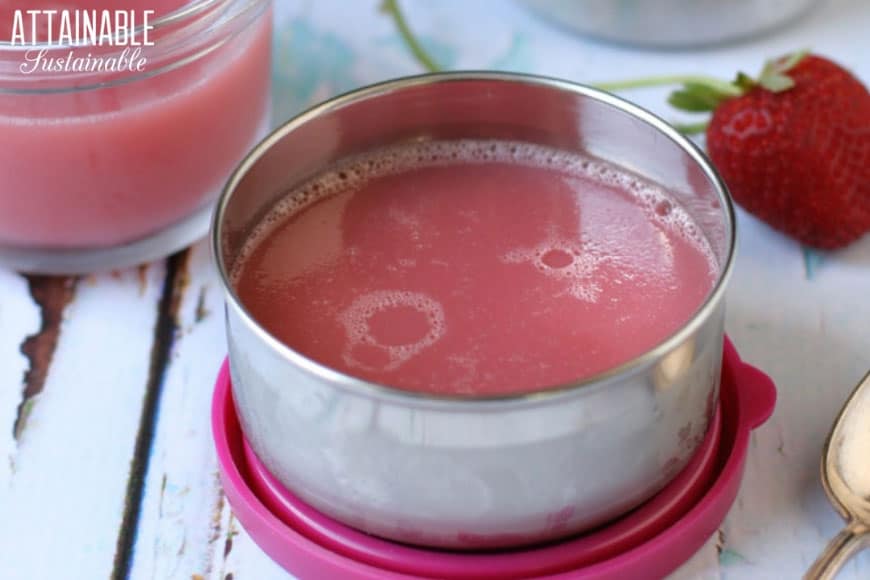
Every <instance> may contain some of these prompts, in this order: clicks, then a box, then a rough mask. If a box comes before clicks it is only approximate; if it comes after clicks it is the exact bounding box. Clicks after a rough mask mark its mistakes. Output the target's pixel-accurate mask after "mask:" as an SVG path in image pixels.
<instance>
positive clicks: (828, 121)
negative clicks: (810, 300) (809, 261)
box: [671, 55, 870, 249]
mask: <svg viewBox="0 0 870 580" xmlns="http://www.w3.org/2000/svg"><path fill="white" fill-rule="evenodd" d="M724 89H726V90H723V87H722V86H721V85H715V86H714V85H706V84H703V83H686V84H685V86H684V87H683V89H682V90H680V91H678V92H676V93H674V94H673V95H672V97H671V103H672V104H674V105H675V106H677V107H679V108H683V109H688V110H692V111H699V110H713V118H712V120H711V122H710V124H709V126H708V128H707V148H708V151H709V153H710V158H711V159H712V160H713V163H714V165H715V166H716V167H717V168H718V170H719V172H720V173H721V175H722V177H723V178H724V180H725V183H726V184H727V185H728V188H729V189H730V190H731V194H732V195H733V196H734V199H735V200H737V202H738V203H739V204H740V205H742V206H743V207H744V208H746V209H747V210H748V211H749V212H751V213H753V214H755V215H756V216H758V217H759V218H761V219H762V220H764V221H765V222H767V223H768V224H770V225H771V226H773V227H774V228H776V229H779V230H781V231H783V232H785V233H787V234H789V235H791V236H793V237H794V238H796V239H798V240H800V241H801V242H803V243H804V244H806V245H809V246H813V247H817V248H824V249H833V248H838V247H842V246H845V245H847V244H849V243H851V242H853V241H855V240H857V239H858V238H860V237H861V236H863V235H864V234H865V233H867V232H868V231H870V93H868V91H867V89H866V88H865V87H864V86H863V85H862V84H861V82H860V81H859V80H858V79H856V78H855V77H854V76H852V75H851V74H850V73H849V72H848V71H846V70H845V69H843V68H841V67H840V66H839V65H837V64H835V63H833V62H831V61H830V60H827V59H825V58H822V57H820V56H815V55H807V56H803V55H793V56H791V57H787V58H784V59H780V60H778V61H774V62H772V63H768V65H767V66H766V67H765V69H764V71H763V72H762V74H761V76H760V77H759V79H758V80H757V81H756V80H752V79H750V78H749V77H747V76H745V75H742V74H741V75H739V76H738V78H737V81H735V83H734V84H733V85H731V88H728V87H727V86H726V87H724ZM732 89H733V90H732Z"/></svg>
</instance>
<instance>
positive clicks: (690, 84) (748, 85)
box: [668, 50, 808, 113]
mask: <svg viewBox="0 0 870 580" xmlns="http://www.w3.org/2000/svg"><path fill="white" fill-rule="evenodd" d="M807 53H808V51H806V50H802V51H798V52H794V53H792V54H789V55H787V56H784V57H782V58H778V59H774V60H770V61H767V63H765V65H764V68H763V69H762V71H761V74H760V75H759V76H758V78H757V79H755V78H752V77H751V76H749V75H747V74H746V73H742V72H741V73H738V74H737V77H736V78H735V79H734V81H732V82H730V83H722V82H721V81H717V82H709V81H706V80H704V78H700V77H698V78H696V79H691V80H686V81H685V82H683V83H682V87H681V88H679V89H677V90H676V91H674V92H673V93H671V95H670V96H669V97H668V103H670V104H671V105H672V106H673V107H675V108H677V109H679V110H681V111H688V112H690V113H708V112H712V111H715V110H716V107H718V106H719V105H720V104H721V103H722V101H724V100H726V99H730V98H733V97H739V96H741V95H743V94H745V93H746V92H748V91H750V90H752V89H754V88H755V87H763V88H764V89H767V90H768V91H771V92H774V93H781V92H783V91H787V90H789V89H790V88H792V87H794V79H792V78H791V77H790V76H789V75H788V72H789V71H790V70H791V69H793V68H794V67H795V66H796V65H797V63H799V62H800V61H801V59H802V58H803V57H804V56H806V55H807Z"/></svg>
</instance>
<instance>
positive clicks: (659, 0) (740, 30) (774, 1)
mask: <svg viewBox="0 0 870 580" xmlns="http://www.w3.org/2000/svg"><path fill="white" fill-rule="evenodd" d="M522 1H523V3H525V4H527V5H528V6H530V7H531V8H532V9H534V10H535V11H536V12H539V13H540V14H542V15H544V16H546V17H548V18H550V19H551V20H553V21H556V22H558V23H560V24H563V25H565V26H568V27H570V28H573V29H574V30H577V31H578V32H581V33H583V34H587V35H589V36H594V37H597V38H601V39H604V40H611V41H616V42H622V43H627V44H635V45H643V46H659V47H680V46H700V45H707V44H716V43H721V42H727V41H731V40H737V39H741V38H748V37H752V36H755V35H758V34H762V33H764V32H766V31H768V30H771V29H773V28H776V27H777V26H780V25H783V24H786V23H788V22H789V21H791V20H793V19H795V18H797V17H798V16H800V15H802V14H804V13H805V12H806V11H807V10H808V9H809V8H810V7H811V6H812V5H813V4H815V3H816V2H817V1H818V0H522Z"/></svg>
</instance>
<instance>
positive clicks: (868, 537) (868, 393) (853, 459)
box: [804, 373, 870, 580]
mask: <svg viewBox="0 0 870 580" xmlns="http://www.w3.org/2000/svg"><path fill="white" fill-rule="evenodd" d="M822 487H824V488H825V493H826V494H828V499H830V500H831V503H832V504H833V505H834V507H835V508H836V510H837V511H838V512H839V513H840V515H841V516H843V518H844V519H845V520H846V527H845V528H844V529H843V530H842V531H841V532H840V533H839V534H837V535H836V536H835V537H834V539H832V540H831V541H830V542H829V543H828V545H827V547H826V548H825V551H824V552H822V554H821V555H820V556H819V557H818V559H817V560H816V561H815V562H814V563H813V565H812V566H811V567H810V569H809V571H808V572H807V574H806V576H804V579H805V580H830V579H832V578H834V576H835V575H836V574H837V572H838V571H839V570H840V568H842V567H843V565H844V564H845V563H846V561H847V560H848V559H849V558H851V557H852V556H853V555H854V554H855V553H857V552H858V551H859V550H861V549H863V548H865V547H867V546H868V545H870V373H867V375H865V376H864V378H863V379H862V380H861V382H860V383H859V384H858V386H857V387H855V390H854V391H853V392H852V394H851V395H850V396H849V400H848V401H846V404H845V406H844V407H843V410H842V411H840V415H839V416H838V417H837V422H836V423H835V424H834V428H833V430H832V431H831V434H830V435H828V440H827V441H826V442H825V450H824V451H823V452H822Z"/></svg>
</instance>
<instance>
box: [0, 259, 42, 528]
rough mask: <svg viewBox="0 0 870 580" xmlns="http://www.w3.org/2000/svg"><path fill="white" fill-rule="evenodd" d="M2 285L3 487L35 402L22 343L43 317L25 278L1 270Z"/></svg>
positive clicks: (0, 467)
mask: <svg viewBox="0 0 870 580" xmlns="http://www.w3.org/2000/svg"><path fill="white" fill-rule="evenodd" d="M0 288H2V294H0V296H2V298H0V369H2V372H0V488H4V487H7V486H8V484H9V481H10V478H11V477H12V470H13V467H14V463H15V456H16V454H17V448H18V437H17V436H16V433H17V431H19V430H20V425H21V424H22V420H21V418H20V417H21V416H22V415H27V414H28V411H29V410H31V409H32V405H33V403H31V404H30V407H31V409H28V408H27V407H23V406H22V404H23V398H24V390H25V386H24V385H25V381H24V376H25V374H26V373H28V372H29V369H30V361H29V360H28V359H27V357H26V356H25V355H24V353H23V352H21V345H22V343H24V342H25V341H26V340H27V337H28V336H33V335H34V334H36V333H37V332H39V329H40V327H41V326H42V319H41V313H40V308H39V305H37V304H36V303H35V302H34V300H33V298H32V296H31V295H30V290H29V287H28V283H27V280H26V279H25V278H24V277H22V276H19V275H18V274H15V273H14V272H9V271H5V270H0ZM2 525H3V524H2V523H0V526H2Z"/></svg>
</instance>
